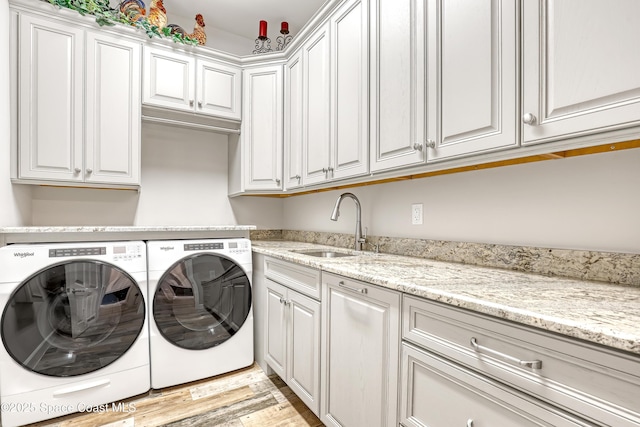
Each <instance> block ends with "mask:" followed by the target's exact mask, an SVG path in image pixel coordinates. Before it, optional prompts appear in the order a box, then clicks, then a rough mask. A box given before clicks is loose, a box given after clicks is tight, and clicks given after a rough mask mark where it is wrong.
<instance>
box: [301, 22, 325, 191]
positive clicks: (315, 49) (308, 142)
mask: <svg viewBox="0 0 640 427" xmlns="http://www.w3.org/2000/svg"><path fill="white" fill-rule="evenodd" d="M329 48H330V46H329V27H328V26H327V25H325V26H324V27H322V28H321V29H320V30H318V31H316V32H315V33H314V35H313V36H312V37H311V39H310V40H308V41H307V42H306V43H305V44H304V46H303V47H302V57H303V64H304V71H303V73H304V74H303V90H304V95H303V96H304V99H303V103H304V107H303V109H304V112H303V138H304V143H303V147H304V151H303V161H304V164H303V173H304V177H303V181H304V184H305V185H308V184H315V183H319V182H324V181H326V180H327V178H328V177H329V176H330V175H329V173H330V170H329V169H330V168H331V163H330V162H331V134H330V121H329V120H330V114H331V91H330V80H329V79H330V69H329Z"/></svg>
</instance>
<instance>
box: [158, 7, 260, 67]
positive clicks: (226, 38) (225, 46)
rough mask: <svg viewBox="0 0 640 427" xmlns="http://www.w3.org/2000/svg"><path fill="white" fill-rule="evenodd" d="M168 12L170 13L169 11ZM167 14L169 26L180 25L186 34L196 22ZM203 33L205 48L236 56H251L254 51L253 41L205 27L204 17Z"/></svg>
mask: <svg viewBox="0 0 640 427" xmlns="http://www.w3.org/2000/svg"><path fill="white" fill-rule="evenodd" d="M169 12H170V11H169ZM169 12H167V13H168V16H169V24H176V25H180V26H181V27H182V28H183V29H184V30H185V31H186V33H187V34H189V33H192V32H193V27H194V24H195V22H196V20H195V17H184V16H180V15H177V14H175V13H169ZM205 33H206V34H207V43H206V44H205V46H206V47H210V48H212V49H216V50H219V51H221V52H226V53H231V54H234V55H238V56H246V55H251V52H253V49H255V46H254V45H255V40H254V39H248V38H246V37H242V36H239V35H237V34H232V33H229V32H227V31H224V30H221V29H219V28H215V27H212V26H211V25H207V22H206V17H205Z"/></svg>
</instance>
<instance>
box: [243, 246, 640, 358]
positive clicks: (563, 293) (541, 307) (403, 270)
mask: <svg viewBox="0 0 640 427" xmlns="http://www.w3.org/2000/svg"><path fill="white" fill-rule="evenodd" d="M252 246H253V250H254V251H255V252H256V253H260V254H264V255H269V256H272V257H275V258H279V259H283V260H287V261H292V262H295V263H297V264H302V265H307V266H310V267H314V268H318V269H320V270H322V271H327V272H331V273H336V274H340V275H343V276H346V277H349V278H352V279H356V280H361V281H364V282H368V283H372V284H375V285H380V286H384V287H386V288H390V289H395V290H398V291H401V292H405V293H407V294H412V295H417V296H420V297H423V298H427V299H430V300H434V301H440V302H443V303H447V304H450V305H453V306H457V307H462V308H466V309H470V310H473V311H476V312H479V313H484V314H488V315H492V316H495V317H498V318H502V319H506V320H510V321H514V322H517V323H521V324H524V325H529V326H534V327H537V328H541V329H544V330H548V331H551V332H556V333H559V334H562V335H567V336H570V337H574V338H579V339H583V340H586V341H590V342H594V343H598V344H602V345H605V346H608V347H612V348H616V349H619V350H624V351H627V352H631V353H635V354H638V355H640V287H634V286H621V285H614V284H609V283H604V282H589V281H582V280H573V279H564V278H557V277H547V276H542V275H537V274H529V273H521V272H513V271H509V270H503V269H497V268H488V267H477V266H471V265H465V264H457V263H448V262H440V261H433V260H428V259H423V258H414V257H405V256H398V255H389V254H374V253H370V252H360V253H357V255H356V256H351V257H339V258H319V257H313V256H309V255H304V254H299V253H295V252H291V251H292V250H306V249H331V250H336V251H338V252H349V250H347V249H343V248H334V247H329V246H322V245H317V244H312V243H302V242H290V241H261V240H255V241H253V242H252Z"/></svg>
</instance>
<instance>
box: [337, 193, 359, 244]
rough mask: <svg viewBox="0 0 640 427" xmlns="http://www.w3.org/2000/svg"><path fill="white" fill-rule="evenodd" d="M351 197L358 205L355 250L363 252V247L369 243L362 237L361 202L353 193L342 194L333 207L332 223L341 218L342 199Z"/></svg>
mask: <svg viewBox="0 0 640 427" xmlns="http://www.w3.org/2000/svg"><path fill="white" fill-rule="evenodd" d="M346 197H349V198H351V199H353V201H354V202H355V203H356V233H355V243H354V249H355V250H356V251H361V250H362V245H364V244H365V242H366V241H367V239H366V237H365V236H363V235H362V221H361V219H362V211H361V209H360V200H358V198H357V197H356V196H355V194H353V193H342V194H341V195H340V197H338V200H336V205H335V206H334V207H333V212H331V221H337V220H338V217H339V216H340V203H342V199H344V198H346Z"/></svg>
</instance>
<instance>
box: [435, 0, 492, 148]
mask: <svg viewBox="0 0 640 427" xmlns="http://www.w3.org/2000/svg"><path fill="white" fill-rule="evenodd" d="M495 8H496V2H494V1H492V0H466V1H457V2H443V4H442V20H441V22H442V47H441V55H442V70H443V72H442V73H441V74H442V110H441V114H442V135H443V140H444V143H446V142H447V139H448V138H461V137H464V136H465V134H467V135H468V136H472V135H473V134H477V131H478V130H481V131H483V132H486V131H491V130H497V129H498V123H497V119H498V111H497V109H498V107H499V105H497V102H496V101H497V100H498V99H497V96H498V93H499V92H498V88H497V84H498V82H499V79H500V74H499V73H500V69H499V68H498V67H499V60H500V58H499V50H498V43H499V41H500V36H501V34H500V29H499V28H497V27H496V25H497V24H498V22H497V19H496V18H498V16H497V13H498V11H497V10H495ZM494 12H495V14H496V16H493V15H494ZM493 35H495V37H493Z"/></svg>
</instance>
